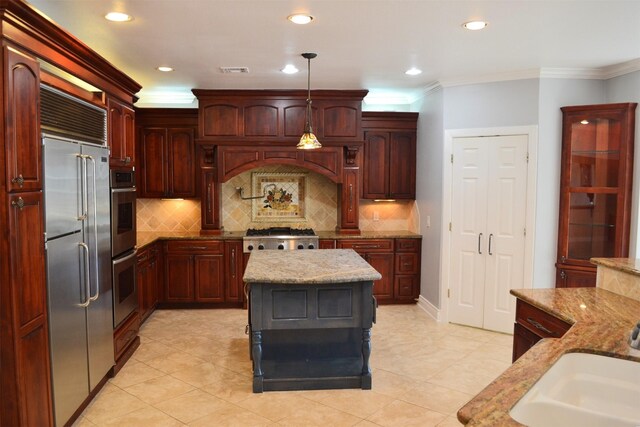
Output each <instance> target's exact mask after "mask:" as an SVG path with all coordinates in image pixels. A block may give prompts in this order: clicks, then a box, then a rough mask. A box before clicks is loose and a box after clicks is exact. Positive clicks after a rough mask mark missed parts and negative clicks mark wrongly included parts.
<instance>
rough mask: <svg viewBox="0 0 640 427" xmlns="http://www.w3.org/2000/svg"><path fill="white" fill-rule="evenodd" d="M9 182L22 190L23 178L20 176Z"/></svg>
mask: <svg viewBox="0 0 640 427" xmlns="http://www.w3.org/2000/svg"><path fill="white" fill-rule="evenodd" d="M11 182H12V183H14V184H18V187H20V188H22V186H23V185H24V178H23V177H22V174H20V175H18V176H17V177H16V178H13V179H12V180H11Z"/></svg>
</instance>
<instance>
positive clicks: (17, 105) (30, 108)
mask: <svg viewBox="0 0 640 427" xmlns="http://www.w3.org/2000/svg"><path fill="white" fill-rule="evenodd" d="M3 55H4V60H5V63H6V69H5V94H4V95H5V97H6V100H7V102H6V104H5V105H7V106H8V108H7V110H6V111H5V120H6V122H5V123H6V127H5V141H6V155H7V163H6V165H7V168H6V180H7V181H6V182H7V189H8V191H11V192H16V191H29V190H39V189H41V188H42V149H41V145H40V108H39V105H40V66H39V65H38V62H37V61H36V60H35V59H34V58H32V57H30V56H27V55H25V54H23V53H21V52H18V51H16V50H14V49H13V48H11V47H7V46H5V47H4V48H3Z"/></svg>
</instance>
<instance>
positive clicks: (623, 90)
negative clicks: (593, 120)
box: [604, 71, 640, 258]
mask: <svg viewBox="0 0 640 427" xmlns="http://www.w3.org/2000/svg"><path fill="white" fill-rule="evenodd" d="M604 86H605V91H606V102H608V103H615V102H637V103H640V71H636V72H633V73H629V74H625V75H623V76H620V77H615V78H613V79H609V80H607V81H605V83H604ZM634 154H635V155H634V160H633V163H634V167H633V184H634V185H633V195H632V199H631V200H632V201H631V231H630V236H629V237H630V241H629V257H630V258H640V224H638V222H639V221H640V219H639V217H640V106H638V107H636V135H635V153H634Z"/></svg>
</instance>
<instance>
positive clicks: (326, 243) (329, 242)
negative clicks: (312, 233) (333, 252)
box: [318, 239, 336, 249]
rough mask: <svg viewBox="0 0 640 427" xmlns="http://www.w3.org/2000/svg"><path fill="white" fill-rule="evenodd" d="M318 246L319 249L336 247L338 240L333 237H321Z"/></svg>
mask: <svg viewBox="0 0 640 427" xmlns="http://www.w3.org/2000/svg"><path fill="white" fill-rule="evenodd" d="M318 246H319V247H318V249H335V248H336V241H335V240H333V239H320V241H319V242H318Z"/></svg>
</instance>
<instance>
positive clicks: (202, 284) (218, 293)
mask: <svg viewBox="0 0 640 427" xmlns="http://www.w3.org/2000/svg"><path fill="white" fill-rule="evenodd" d="M223 258H224V257H223V255H222V254H220V255H196V256H195V264H194V266H195V292H196V298H195V299H196V301H202V302H224V262H223Z"/></svg>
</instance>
